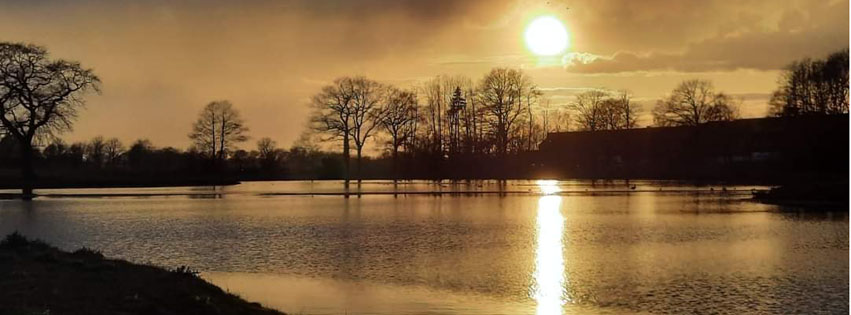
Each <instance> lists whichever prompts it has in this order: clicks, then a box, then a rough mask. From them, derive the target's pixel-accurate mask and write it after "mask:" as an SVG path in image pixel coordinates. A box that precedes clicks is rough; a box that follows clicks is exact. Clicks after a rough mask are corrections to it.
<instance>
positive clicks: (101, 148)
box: [86, 136, 106, 168]
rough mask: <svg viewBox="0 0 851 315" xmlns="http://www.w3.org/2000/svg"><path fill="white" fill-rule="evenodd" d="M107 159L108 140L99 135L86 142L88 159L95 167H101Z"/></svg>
mask: <svg viewBox="0 0 851 315" xmlns="http://www.w3.org/2000/svg"><path fill="white" fill-rule="evenodd" d="M105 160H106V140H104V139H103V137H102V136H97V137H94V138H92V140H89V143H88V144H86V161H87V162H89V163H90V164H92V165H94V166H95V167H98V168H99V167H101V166H103V164H104V161H105Z"/></svg>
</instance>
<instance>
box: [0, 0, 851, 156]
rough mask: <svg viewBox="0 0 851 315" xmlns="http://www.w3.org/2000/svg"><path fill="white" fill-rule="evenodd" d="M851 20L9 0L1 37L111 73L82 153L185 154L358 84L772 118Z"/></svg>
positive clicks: (806, 8)
mask: <svg viewBox="0 0 851 315" xmlns="http://www.w3.org/2000/svg"><path fill="white" fill-rule="evenodd" d="M70 2H73V3H70ZM848 12H849V10H848V1H827V0H743V1H729V0H704V1H687V0H682V1H674V0H642V1H630V0H619V1H615V0H608V1H606V0H572V1H559V0H549V1H548V0H542V1H526V0H482V1H474V0H445V1H439V0H436V1H419V0H361V1H355V0H351V1H346V0H292V1H272V0H269V1H263V0H253V1H252V0H247V1H224V0H208V1H201V0H198V1H165V0H162V1H156V0H151V1H106V0H104V1H93V0H83V1H69V3H66V2H63V1H59V0H54V1H51V0H34V1H6V0H0V30H2V32H0V40H2V41H24V42H30V43H35V44H39V45H43V46H46V47H47V48H48V49H49V51H50V52H51V53H52V55H53V56H54V57H57V58H65V59H71V60H77V61H80V62H81V63H82V64H83V65H84V66H86V67H91V68H94V69H95V72H96V73H97V74H98V75H99V76H100V78H101V80H102V81H103V86H102V90H103V93H102V94H101V95H95V96H90V97H89V98H88V104H89V105H88V107H87V109H86V110H85V111H83V112H82V113H81V114H80V118H79V120H78V121H77V123H76V125H75V130H74V131H73V132H71V133H69V134H67V135H65V136H64V138H65V139H66V140H68V141H77V140H85V139H88V138H91V137H93V136H96V135H104V136H107V137H112V136H116V137H118V138H119V139H121V140H122V141H124V142H125V143H129V142H131V141H132V140H134V139H137V138H148V139H150V140H152V141H153V142H154V144H156V145H158V146H176V147H179V148H185V147H187V146H188V144H189V140H188V138H187V134H188V132H189V130H190V128H191V124H192V122H193V121H194V119H195V118H196V115H197V114H198V112H199V111H200V109H201V108H202V107H203V106H204V105H205V104H206V103H208V102H210V101H213V100H218V99H228V100H231V101H232V102H233V103H234V105H235V106H236V107H237V108H239V109H240V111H241V112H242V114H243V116H244V118H245V120H246V121H247V123H248V126H249V127H250V129H251V132H250V135H251V136H252V140H256V139H258V138H260V137H264V136H268V137H271V138H273V139H275V140H277V141H278V143H279V144H280V145H281V146H284V147H288V146H289V145H290V144H291V143H292V141H294V140H295V139H296V138H297V137H298V135H299V134H300V133H301V131H302V130H303V129H304V126H305V123H306V118H307V112H308V110H307V102H308V100H309V97H310V96H311V95H312V94H314V93H315V92H316V91H318V90H319V88H320V87H321V86H322V85H323V84H325V83H327V82H330V81H331V80H333V79H334V78H336V77H339V76H344V75H366V76H368V77H370V78H373V79H375V80H378V81H381V82H385V83H391V84H396V85H399V86H401V87H410V86H413V85H415V84H417V82H420V81H424V80H427V79H429V78H431V77H433V76H435V75H439V74H450V75H455V74H461V75H466V76H469V77H471V78H473V79H474V80H478V79H479V78H480V77H481V76H482V75H483V74H484V73H485V72H486V71H488V70H489V69H490V68H493V67H514V68H523V69H525V70H526V71H527V72H528V73H529V74H530V75H531V76H532V77H533V79H534V80H535V82H536V83H537V84H538V85H539V86H540V87H541V88H542V89H544V90H545V91H547V94H548V96H550V97H551V99H552V102H553V104H563V103H567V102H569V101H570V99H571V97H572V95H575V94H576V93H578V92H581V91H583V90H585V89H590V88H609V89H629V90H631V91H632V92H633V93H634V94H635V98H636V100H638V101H640V102H641V103H642V104H643V112H644V113H645V114H646V113H648V112H649V110H650V109H651V108H652V106H653V103H654V102H655V100H656V99H658V98H660V97H662V96H664V94H665V93H667V92H669V91H670V90H671V89H673V88H674V87H675V86H676V84H677V83H679V82H680V81H682V80H685V79H691V78H704V79H710V80H712V81H713V82H714V83H715V86H716V87H717V88H718V89H719V90H721V91H724V92H728V93H730V94H733V95H735V96H737V97H741V98H742V99H743V100H744V103H743V104H742V107H741V114H742V116H744V117H757V116H763V115H764V114H765V112H766V109H767V105H766V102H767V98H768V95H769V94H770V93H771V92H772V90H773V89H774V88H775V86H776V82H777V79H778V69H781V68H782V67H783V66H784V65H786V64H788V63H789V62H790V61H792V60H795V59H800V58H802V57H807V56H810V57H816V58H821V57H823V56H825V55H826V54H828V53H830V52H832V51H835V50H839V49H842V48H848V38H849V36H848ZM544 14H546V15H553V16H555V17H557V18H559V19H560V20H561V21H562V22H563V23H564V24H565V26H566V27H567V29H568V32H569V34H570V37H571V41H570V48H569V49H568V51H567V52H566V53H565V54H564V55H563V56H560V57H550V58H539V57H536V56H534V55H532V54H531V53H530V52H529V51H528V49H527V48H526V47H525V45H524V43H523V32H524V28H525V26H526V25H527V24H528V23H529V22H530V19H532V18H534V17H535V16H539V15H544ZM649 122H650V121H649V119H648V116H644V117H643V119H642V120H641V121H639V123H641V124H644V125H646V124H648V123H649ZM253 142H254V141H250V142H249V143H248V144H246V145H244V147H246V148H250V147H253Z"/></svg>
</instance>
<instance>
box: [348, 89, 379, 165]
mask: <svg viewBox="0 0 851 315" xmlns="http://www.w3.org/2000/svg"><path fill="white" fill-rule="evenodd" d="M353 87H354V93H353V96H354V98H353V99H352V106H350V108H351V119H352V125H351V127H352V128H351V129H350V130H349V134H350V136H351V138H352V140H353V141H354V143H355V150H356V152H357V159H356V163H357V175H358V182H360V180H361V163H362V159H363V148H364V146H366V142H367V141H368V140H369V139H370V138H371V137H372V136H374V132H373V131H375V130H376V127H378V126H379V124H380V123H379V122H380V121H381V115H382V114H383V113H382V111H381V103H382V101H383V98H384V97H385V94H386V87H385V86H384V85H382V84H381V83H378V82H375V81H372V80H370V79H367V78H364V77H356V78H354V79H353Z"/></svg>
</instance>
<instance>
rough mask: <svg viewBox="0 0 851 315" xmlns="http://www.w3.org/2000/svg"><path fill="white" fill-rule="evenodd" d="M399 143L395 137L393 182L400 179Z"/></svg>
mask: <svg viewBox="0 0 851 315" xmlns="http://www.w3.org/2000/svg"><path fill="white" fill-rule="evenodd" d="M398 156H399V143H398V142H397V141H396V139H395V138H394V139H393V182H394V183H395V182H396V181H397V180H399V158H398Z"/></svg>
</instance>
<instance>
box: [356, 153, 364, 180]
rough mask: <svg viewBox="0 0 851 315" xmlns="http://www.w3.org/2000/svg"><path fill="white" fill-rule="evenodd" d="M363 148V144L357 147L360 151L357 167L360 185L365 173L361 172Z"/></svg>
mask: <svg viewBox="0 0 851 315" xmlns="http://www.w3.org/2000/svg"><path fill="white" fill-rule="evenodd" d="M362 150H363V146H359V147H358V148H357V151H358V160H357V168H358V173H357V174H358V186H360V182H361V180H362V179H363V175H362V174H361V151H362Z"/></svg>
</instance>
